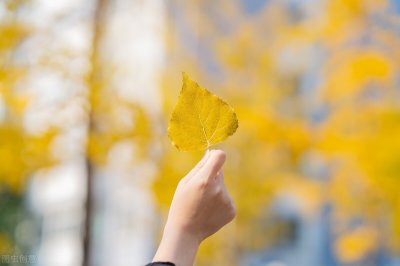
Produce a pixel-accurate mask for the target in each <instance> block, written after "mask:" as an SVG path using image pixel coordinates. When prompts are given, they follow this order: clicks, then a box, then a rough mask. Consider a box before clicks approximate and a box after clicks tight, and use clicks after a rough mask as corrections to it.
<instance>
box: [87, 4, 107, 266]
mask: <svg viewBox="0 0 400 266" xmlns="http://www.w3.org/2000/svg"><path fill="white" fill-rule="evenodd" d="M94 4H95V13H94V17H93V36H92V48H91V55H90V62H91V70H90V71H89V73H88V79H87V88H88V101H89V107H88V129H87V147H86V158H85V159H86V171H87V172H86V177H87V183H86V203H85V212H86V213H85V221H84V236H83V265H84V266H89V265H90V264H91V261H90V255H91V247H92V242H91V241H92V239H93V237H92V232H93V230H92V224H93V219H92V218H93V214H94V210H95V207H94V203H95V202H94V200H93V196H94V195H93V184H94V175H95V169H94V165H93V163H92V162H91V158H90V156H89V144H90V137H91V135H92V134H93V132H95V130H96V125H95V122H94V121H95V119H94V116H95V113H94V109H95V103H96V102H95V100H94V99H95V98H96V95H98V93H97V92H98V90H99V88H100V83H101V82H100V80H101V66H100V55H99V46H100V42H101V37H102V27H103V21H104V19H105V15H106V7H107V0H97V1H95V3H94Z"/></svg>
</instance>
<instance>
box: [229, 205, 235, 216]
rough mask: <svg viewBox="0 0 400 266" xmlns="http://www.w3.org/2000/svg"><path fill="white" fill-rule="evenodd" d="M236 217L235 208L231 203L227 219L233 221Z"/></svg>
mask: <svg viewBox="0 0 400 266" xmlns="http://www.w3.org/2000/svg"><path fill="white" fill-rule="evenodd" d="M235 217H236V207H235V205H234V204H233V203H231V204H230V206H229V218H230V220H233V219H234V218H235Z"/></svg>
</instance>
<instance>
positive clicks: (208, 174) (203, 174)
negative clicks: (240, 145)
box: [197, 150, 226, 179]
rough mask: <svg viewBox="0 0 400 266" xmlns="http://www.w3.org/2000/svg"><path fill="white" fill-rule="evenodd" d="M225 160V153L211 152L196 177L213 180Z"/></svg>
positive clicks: (219, 151)
mask: <svg viewBox="0 0 400 266" xmlns="http://www.w3.org/2000/svg"><path fill="white" fill-rule="evenodd" d="M225 160H226V153H225V152H224V151H221V150H212V151H211V152H210V154H209V157H208V159H207V161H206V162H205V164H204V166H203V167H202V168H201V169H200V170H199V171H198V173H197V176H199V177H200V178H205V179H210V178H214V177H215V176H216V175H217V173H218V172H219V171H220V170H222V166H223V165H224V162H225Z"/></svg>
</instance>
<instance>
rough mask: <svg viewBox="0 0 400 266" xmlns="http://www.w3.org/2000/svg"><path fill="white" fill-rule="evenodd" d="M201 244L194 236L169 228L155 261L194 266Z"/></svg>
mask: <svg viewBox="0 0 400 266" xmlns="http://www.w3.org/2000/svg"><path fill="white" fill-rule="evenodd" d="M199 245H200V242H199V241H198V240H197V239H196V238H195V237H193V236H191V235H189V234H187V233H183V232H181V231H177V230H176V229H170V228H168V226H167V227H166V228H165V230H164V234H163V237H162V240H161V243H160V246H159V248H158V250H157V253H156V255H155V256H154V259H153V261H169V262H173V263H174V264H175V265H176V266H192V265H193V263H194V259H195V257H196V253H197V250H198V248H199Z"/></svg>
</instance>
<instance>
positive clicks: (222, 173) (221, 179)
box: [215, 169, 224, 184]
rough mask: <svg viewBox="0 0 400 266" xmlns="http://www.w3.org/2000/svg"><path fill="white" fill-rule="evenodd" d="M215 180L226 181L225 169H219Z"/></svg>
mask: <svg viewBox="0 0 400 266" xmlns="http://www.w3.org/2000/svg"><path fill="white" fill-rule="evenodd" d="M215 180H217V181H218V182H221V183H222V184H223V183H224V170H222V169H221V170H220V171H218V173H217V175H216V176H215Z"/></svg>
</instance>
